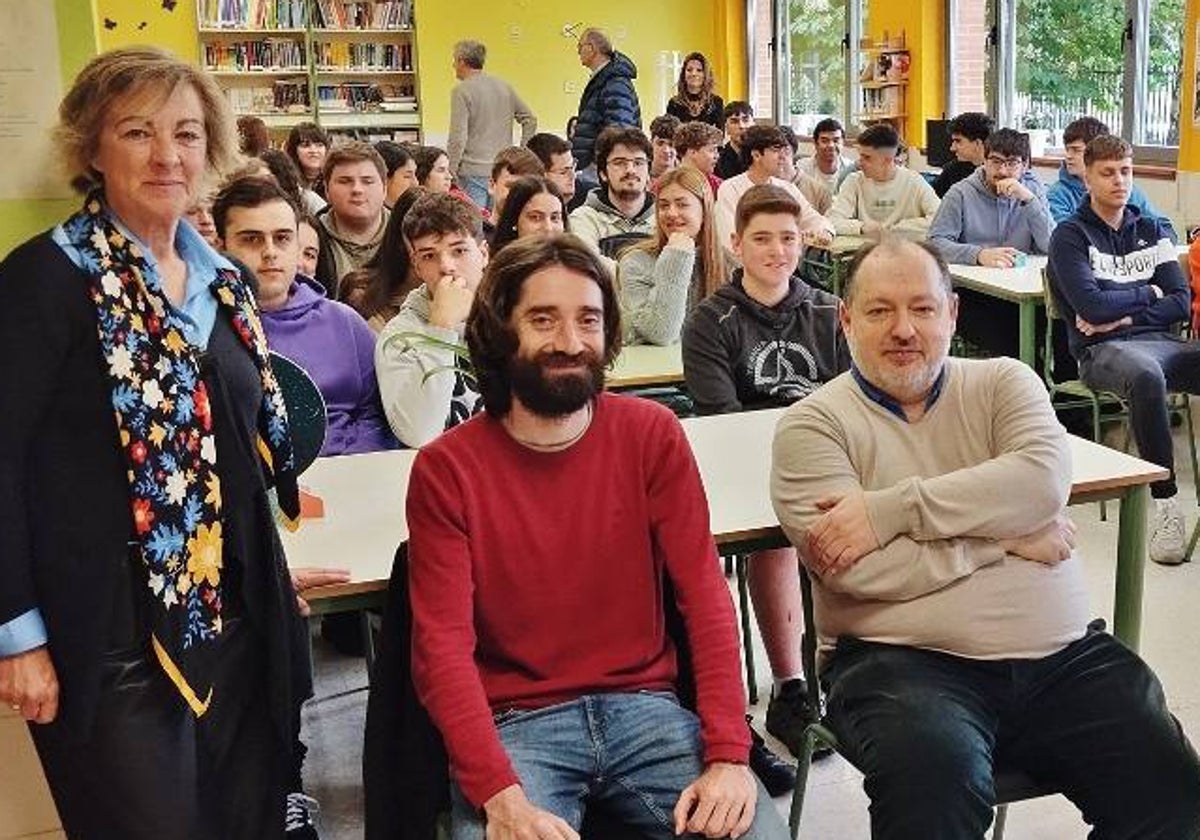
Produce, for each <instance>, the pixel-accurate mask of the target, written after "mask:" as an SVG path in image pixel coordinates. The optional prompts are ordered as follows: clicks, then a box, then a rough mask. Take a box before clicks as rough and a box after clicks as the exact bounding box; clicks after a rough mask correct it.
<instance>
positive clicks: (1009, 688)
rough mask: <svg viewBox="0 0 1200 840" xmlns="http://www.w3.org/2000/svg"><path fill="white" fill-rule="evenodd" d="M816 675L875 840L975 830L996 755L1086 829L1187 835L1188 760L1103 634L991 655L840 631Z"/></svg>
mask: <svg viewBox="0 0 1200 840" xmlns="http://www.w3.org/2000/svg"><path fill="white" fill-rule="evenodd" d="M823 679H825V680H827V681H828V685H829V702H828V710H827V720H828V722H829V724H830V725H831V727H832V728H833V730H834V731H835V732H836V733H837V736H838V738H839V739H840V741H841V744H842V752H844V753H845V754H846V756H847V758H849V759H850V760H851V761H852V762H853V763H854V764H855V765H856V766H858V767H859V768H860V769H861V770H862V771H863V773H864V775H865V776H866V778H865V781H864V787H865V789H866V792H867V795H868V796H869V797H870V799H871V834H872V837H874V838H877V840H880V839H881V838H887V839H888V840H893V838H906V840H907V838H911V840H974V838H982V837H983V836H984V832H985V831H986V830H987V828H988V826H989V824H990V823H991V821H992V806H993V804H994V801H995V797H994V792H993V787H992V771H993V766H994V759H995V757H996V756H997V755H998V756H999V757H1000V761H1001V762H1002V763H1003V764H1004V766H1006V767H1012V768H1018V769H1021V770H1023V771H1025V772H1026V773H1028V774H1029V775H1030V776H1032V777H1034V778H1036V779H1038V780H1039V781H1042V782H1045V783H1049V784H1053V785H1055V786H1056V787H1057V788H1058V789H1059V790H1061V791H1062V792H1063V794H1064V795H1065V796H1067V798H1068V799H1070V800H1071V801H1072V802H1073V803H1075V805H1076V806H1077V807H1078V808H1079V809H1080V811H1082V812H1083V816H1084V819H1085V820H1087V821H1088V823H1090V824H1091V825H1093V826H1094V827H1095V829H1094V831H1093V833H1092V835H1091V837H1092V838H1093V840H1117V838H1128V840H1135V839H1136V840H1155V838H1159V839H1160V840H1193V838H1196V837H1198V836H1200V760H1198V759H1197V756H1196V753H1195V751H1194V750H1193V749H1192V746H1191V744H1189V743H1188V740H1187V738H1186V737H1185V736H1184V734H1183V732H1182V730H1181V729H1180V726H1179V723H1178V721H1176V720H1175V718H1174V717H1172V716H1171V713H1170V712H1169V711H1168V710H1167V706H1166V701H1165V700H1164V698H1163V692H1162V687H1161V685H1160V684H1159V682H1158V679H1157V678H1156V677H1155V676H1154V674H1153V672H1151V670H1150V668H1149V667H1148V666H1147V665H1146V664H1145V663H1144V662H1142V660H1141V659H1139V658H1138V657H1137V655H1136V654H1134V653H1132V652H1131V651H1130V650H1129V649H1127V648H1126V647H1125V646H1124V645H1122V644H1121V643H1120V642H1118V641H1117V640H1116V639H1114V638H1113V637H1112V636H1110V635H1108V634H1107V633H1103V632H1100V631H1089V632H1088V634H1087V635H1086V636H1085V637H1084V638H1082V639H1080V640H1079V641H1077V642H1074V643H1073V644H1071V645H1068V646H1067V647H1066V648H1064V649H1063V650H1061V651H1059V652H1058V653H1056V654H1053V655H1051V656H1048V657H1045V658H1043V659H1033V660H1015V659H1013V660H999V661H982V660H971V659H964V658H962V657H956V656H951V655H949V654H943V653H935V652H932V651H926V650H919V649H915V648H908V647H901V646H895V645H885V644H876V643H867V642H861V641H858V640H855V639H842V640H841V641H839V643H838V647H837V650H836V651H835V652H834V655H833V657H832V659H831V661H830V663H829V665H828V666H827V667H826V669H825V672H824V674H823Z"/></svg>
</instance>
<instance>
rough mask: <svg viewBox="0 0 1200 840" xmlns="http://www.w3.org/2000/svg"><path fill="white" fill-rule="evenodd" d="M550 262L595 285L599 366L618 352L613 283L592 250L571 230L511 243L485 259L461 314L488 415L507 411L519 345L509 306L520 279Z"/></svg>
mask: <svg viewBox="0 0 1200 840" xmlns="http://www.w3.org/2000/svg"><path fill="white" fill-rule="evenodd" d="M552 265H558V266H562V267H563V268H566V269H568V270H571V271H576V272H578V273H580V274H583V275H585V276H587V277H590V278H591V279H592V280H593V281H594V282H595V283H596V285H597V286H599V287H600V296H601V299H602V300H603V305H604V356H603V359H602V361H603V363H604V365H605V366H606V367H607V366H608V365H611V364H612V362H613V360H614V359H615V358H616V357H617V354H618V353H620V352H621V311H620V308H619V306H618V304H617V291H616V287H615V286H614V284H613V279H612V275H611V274H609V271H608V269H607V268H605V266H604V264H603V263H601V262H600V259H599V257H597V256H596V254H595V253H594V252H593V251H592V249H591V248H589V247H588V246H587V245H586V244H584V242H583V240H582V239H580V238H579V237H577V236H575V235H574V234H571V233H560V234H558V235H556V236H549V237H545V238H542V237H529V238H527V239H520V240H517V241H516V242H513V243H512V244H510V245H509V246H508V247H506V248H505V249H504V250H503V251H501V252H500V253H499V254H497V255H496V256H495V258H494V259H493V260H492V261H491V262H490V263H488V267H487V271H486V272H485V273H484V275H483V280H482V281H481V282H480V284H479V289H478V291H476V292H475V303H474V305H473V306H472V307H471V314H470V315H469V316H468V317H467V327H466V339H467V348H468V349H469V350H470V351H471V365H472V367H473V368H474V370H475V378H476V384H477V385H478V387H479V393H480V394H481V395H482V396H483V405H484V407H485V408H486V409H487V413H488V414H490V415H491V416H492V417H504V416H505V415H507V414H508V412H509V411H510V410H511V409H512V385H511V383H510V380H509V375H508V367H509V362H510V361H511V360H512V358H513V356H514V355H516V352H517V347H518V344H519V341H518V339H517V333H516V330H515V329H514V328H513V325H512V323H511V320H512V313H513V310H514V309H516V308H517V303H518V302H519V301H520V300H521V291H522V290H523V289H524V287H525V281H526V280H527V279H529V277H530V276H531V275H532V274H534V273H535V272H538V271H541V270H542V269H543V268H547V267H549V266H552Z"/></svg>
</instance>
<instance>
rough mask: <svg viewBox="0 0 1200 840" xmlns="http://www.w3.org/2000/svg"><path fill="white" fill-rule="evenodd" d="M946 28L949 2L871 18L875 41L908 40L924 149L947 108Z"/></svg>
mask: <svg viewBox="0 0 1200 840" xmlns="http://www.w3.org/2000/svg"><path fill="white" fill-rule="evenodd" d="M1197 1H1198V0H1193V2H1197ZM946 26H947V22H946V4H945V0H909V2H903V3H872V4H871V9H870V12H869V13H868V15H867V29H866V32H867V37H869V38H870V39H871V40H872V42H876V41H881V40H882V39H883V36H884V32H887V34H888V35H889V36H890V37H893V38H894V37H895V36H896V34H897V33H899V32H900V31H903V32H904V35H905V38H906V42H907V45H908V50H909V55H910V58H911V59H912V66H911V68H910V70H909V83H908V94H907V103H906V108H907V113H908V119H907V120H906V121H905V123H904V138H905V140H906V141H907V142H908V143H909V145H917V146H924V145H925V120H927V119H939V118H940V117H941V116H942V112H943V111H945V109H946V73H945V50H946Z"/></svg>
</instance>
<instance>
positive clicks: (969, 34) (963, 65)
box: [948, 0, 988, 116]
mask: <svg viewBox="0 0 1200 840" xmlns="http://www.w3.org/2000/svg"><path fill="white" fill-rule="evenodd" d="M986 6H987V0H959V1H958V18H957V20H955V22H954V32H955V50H954V61H953V63H952V64H951V67H950V72H951V73H953V74H954V79H955V102H954V113H962V112H963V111H986V110H987V99H986V97H985V95H984V78H985V76H986V73H987V52H986V48H985V45H986V40H987V32H988V26H987V21H986V18H987V10H986ZM948 116H953V114H949V115H948Z"/></svg>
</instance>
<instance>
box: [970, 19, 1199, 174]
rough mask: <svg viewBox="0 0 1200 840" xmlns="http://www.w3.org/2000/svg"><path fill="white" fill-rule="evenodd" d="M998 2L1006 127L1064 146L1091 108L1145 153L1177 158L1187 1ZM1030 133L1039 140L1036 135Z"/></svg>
mask: <svg viewBox="0 0 1200 840" xmlns="http://www.w3.org/2000/svg"><path fill="white" fill-rule="evenodd" d="M949 2H950V3H951V5H953V4H954V3H959V4H968V3H979V2H984V0H949ZM991 2H993V3H994V4H995V5H994V8H991V9H989V14H990V17H991V20H990V22H991V25H992V27H993V28H992V30H991V31H992V32H993V33H995V39H996V42H997V44H998V52H997V55H998V64H999V66H998V73H997V77H998V78H997V85H996V90H995V92H994V94H993V100H992V102H993V106H994V107H993V108H992V109H990V110H992V112H993V113H995V114H997V115H998V121H999V122H1000V123H1001V124H1003V125H1011V126H1015V127H1018V128H1023V129H1026V130H1031V131H1034V132H1036V133H1040V134H1041V135H1042V137H1043V138H1045V137H1046V135H1048V136H1049V139H1050V141H1051V144H1052V145H1059V144H1061V131H1062V129H1063V128H1064V127H1065V126H1066V124H1067V123H1069V122H1071V120H1073V119H1075V118H1076V117H1079V116H1082V115H1084V114H1088V115H1091V116H1094V117H1097V118H1099V119H1101V120H1103V121H1104V122H1105V123H1107V124H1108V127H1109V128H1110V129H1111V130H1112V131H1113V133H1115V134H1119V135H1121V136H1122V137H1124V138H1125V139H1126V140H1129V141H1130V142H1132V143H1134V145H1135V146H1137V147H1138V150H1139V156H1141V157H1150V158H1159V159H1164V158H1169V157H1171V156H1173V152H1174V150H1173V149H1171V148H1170V147H1174V146H1177V145H1178V143H1179V108H1180V102H1179V97H1180V77H1181V74H1182V68H1183V55H1182V42H1183V21H1184V0H1091V2H1088V3H1081V2H1079V0H991ZM956 105H957V103H956ZM962 110H965V109H962ZM1031 139H1032V140H1034V145H1035V146H1036V141H1037V139H1038V138H1037V136H1036V134H1035V135H1034V136H1031ZM1164 147H1165V148H1164ZM1156 150H1157V151H1156ZM1036 153H1037V152H1036V149H1035V154H1036Z"/></svg>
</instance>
